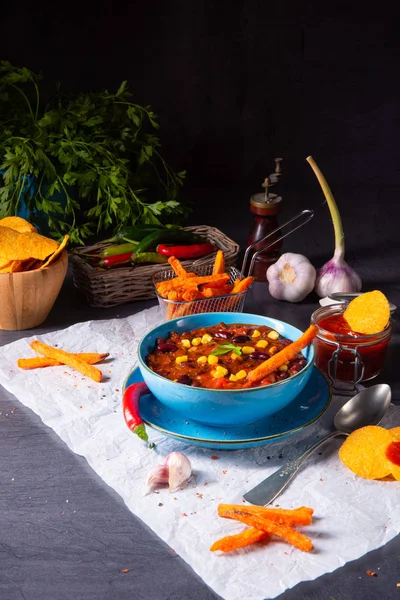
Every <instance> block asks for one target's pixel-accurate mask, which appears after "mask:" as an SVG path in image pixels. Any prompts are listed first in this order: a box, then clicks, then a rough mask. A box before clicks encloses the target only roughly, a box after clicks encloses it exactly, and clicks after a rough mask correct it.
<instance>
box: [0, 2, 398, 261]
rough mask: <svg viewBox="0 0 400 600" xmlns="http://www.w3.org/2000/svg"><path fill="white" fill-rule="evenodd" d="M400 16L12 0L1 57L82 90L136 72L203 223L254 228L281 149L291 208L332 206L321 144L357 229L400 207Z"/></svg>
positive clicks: (249, 5) (0, 34)
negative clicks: (254, 200) (366, 216)
mask: <svg viewBox="0 0 400 600" xmlns="http://www.w3.org/2000/svg"><path fill="white" fill-rule="evenodd" d="M324 5H325V6H324ZM332 5H334V8H333V6H332ZM381 10H382V12H380V11H381ZM398 23H399V20H398V18H397V15H396V14H395V13H394V12H393V9H392V12H391V13H388V12H387V9H386V10H383V7H382V9H381V7H380V6H379V5H378V4H377V3H375V6H374V8H373V10H372V9H371V12H370V13H368V12H367V8H366V7H365V5H362V4H359V6H357V4H355V3H349V2H346V3H340V2H335V3H329V4H328V3H324V2H320V3H317V2H315V1H311V2H306V1H303V2H293V3H290V2H276V1H275V2H271V1H268V0H264V1H262V0H247V1H244V0H238V1H237V2H236V3H235V2H232V1H228V0H214V2H211V1H203V2H201V1H198V0H197V1H196V0H192V2H190V1H189V0H186V1H183V0H182V1H176V0H170V1H165V2H145V1H144V0H142V1H141V2H135V1H134V2H130V3H127V4H125V3H123V2H114V3H112V2H110V1H109V2H103V3H101V2H98V3H97V4H96V3H93V5H92V4H90V5H89V3H86V4H85V3H84V2H82V3H76V2H75V3H62V4H61V3H60V4H59V5H58V4H57V3H56V2H53V3H52V4H49V3H44V2H25V3H23V2H22V3H21V2H14V3H9V4H8V6H7V7H6V8H4V9H3V12H2V19H1V21H0V56H1V57H2V58H5V59H8V60H10V61H11V62H14V63H16V64H19V65H27V66H29V67H30V68H32V69H34V70H41V71H42V72H43V73H44V74H45V75H46V77H49V78H54V79H58V80H60V81H61V82H62V83H63V84H64V85H65V86H67V87H72V88H74V89H96V88H104V87H108V88H116V87H117V86H118V85H119V83H120V82H121V81H122V80H123V79H127V80H128V81H129V85H130V89H131V91H132V92H133V94H134V97H135V99H136V100H137V102H138V103H144V104H151V105H152V106H153V109H154V111H155V112H156V113H157V114H158V115H159V118H160V124H161V129H160V136H161V142H162V152H163V154H164V155H165V156H166V158H167V160H168V161H169V162H170V164H172V166H173V167H174V168H176V169H177V170H181V169H186V170H187V173H188V175H187V181H186V186H185V190H184V194H185V195H186V197H188V198H190V199H194V200H195V214H194V217H193V219H194V220H195V221H196V220H197V221H198V220H199V218H200V213H201V211H203V213H204V212H205V213H206V215H208V219H207V220H208V223H212V224H216V225H222V224H223V221H222V214H223V212H225V213H226V214H225V221H228V220H229V218H230V215H232V218H233V216H234V215H236V216H235V218H236V219H237V216H238V215H239V210H242V211H243V215H246V217H243V218H246V219H247V221H245V224H246V228H247V225H249V224H250V216H249V213H248V198H249V195H250V194H251V193H254V192H256V191H260V184H261V182H262V181H263V179H264V177H265V176H266V175H267V174H268V173H269V172H270V171H271V168H272V166H273V158H274V157H275V156H283V157H284V161H285V162H284V167H285V177H284V179H283V181H282V186H283V187H282V189H283V191H285V189H288V190H289V191H288V193H287V196H286V197H287V200H286V202H285V207H286V208H287V212H288V213H293V212H294V211H295V210H296V209H297V208H300V207H303V208H304V207H305V206H308V207H312V208H315V207H318V206H322V196H321V192H320V190H319V187H318V185H317V183H316V180H315V177H314V175H313V173H312V172H311V169H310V167H309V166H308V165H307V163H306V162H305V157H306V156H307V155H308V154H312V155H313V156H314V158H315V159H316V160H317V162H318V164H319V165H320V167H321V168H322V170H323V171H324V173H325V176H326V177H327V179H328V180H329V182H330V184H331V186H332V188H333V189H334V191H335V194H336V197H337V199H338V201H340V204H341V207H342V211H343V219H344V221H345V229H346V230H347V231H348V229H349V227H350V225H349V222H350V219H353V222H352V224H353V226H355V225H356V222H357V224H359V222H360V221H361V220H362V212H363V211H365V210H367V211H376V213H377V218H382V217H381V214H383V215H384V216H383V219H387V224H386V223H384V225H383V226H382V229H381V231H380V232H379V235H382V231H383V234H385V231H386V229H387V228H388V229H389V230H390V229H391V228H392V227H393V214H395V215H396V214H397V215H398V216H400V210H399V209H398V206H399V201H398V192H399V189H398V185H397V184H398V175H399V166H398V154H399V152H398V140H399V133H400V131H399V129H400V123H399V103H398V99H399V92H398V88H399V84H398V79H399V68H398V65H399V49H400V43H399V36H398ZM204 190H208V191H207V193H205V192H204ZM210 190H212V191H210ZM216 201H220V202H221V207H223V211H218V210H216ZM227 203H230V204H231V206H232V205H234V207H235V208H234V210H233V209H231V210H227ZM323 210H326V208H324V209H323ZM235 211H236V212H235ZM389 212H390V213H391V215H392V217H391V218H390V219H389V216H388V215H389ZM385 215H386V216H385ZM355 216H356V217H357V220H356V221H355V220H354V217H355ZM205 218H207V216H206V217H205ZM214 221H215V223H214ZM243 227H244V225H243ZM243 231H244V229H243ZM363 235H364V234H363ZM388 235H389V237H390V235H392V237H393V236H394V237H396V236H397V228H396V231H394V230H393V231H392V233H390V231H389V234H388ZM242 238H243V239H244V234H243V236H242ZM330 251H331V250H330V247H327V249H326V252H327V254H329V253H330Z"/></svg>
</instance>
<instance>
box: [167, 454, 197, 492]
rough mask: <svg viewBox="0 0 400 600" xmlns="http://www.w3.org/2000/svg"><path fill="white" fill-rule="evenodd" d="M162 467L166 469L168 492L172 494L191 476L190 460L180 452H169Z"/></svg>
mask: <svg viewBox="0 0 400 600" xmlns="http://www.w3.org/2000/svg"><path fill="white" fill-rule="evenodd" d="M164 465H165V466H166V467H168V474H169V475H168V485H169V491H170V492H173V491H175V490H176V489H178V488H179V487H181V486H182V485H184V484H185V483H187V481H188V479H189V477H190V476H191V474H192V465H191V464H190V460H189V459H188V458H187V457H186V456H185V455H184V454H182V453H181V452H171V454H168V456H167V458H166V459H165V462H164Z"/></svg>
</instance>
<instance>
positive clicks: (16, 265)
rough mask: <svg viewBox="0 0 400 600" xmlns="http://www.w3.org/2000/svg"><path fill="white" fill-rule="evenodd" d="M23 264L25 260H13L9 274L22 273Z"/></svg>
mask: <svg viewBox="0 0 400 600" xmlns="http://www.w3.org/2000/svg"><path fill="white" fill-rule="evenodd" d="M23 264H24V261H23V260H13V261H12V263H11V265H10V267H9V273H19V272H20V271H23V270H24V269H23Z"/></svg>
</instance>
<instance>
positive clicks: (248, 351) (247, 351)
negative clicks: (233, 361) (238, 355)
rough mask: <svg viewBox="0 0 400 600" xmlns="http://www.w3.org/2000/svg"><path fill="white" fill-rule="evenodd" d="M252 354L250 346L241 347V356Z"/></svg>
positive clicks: (252, 349)
mask: <svg viewBox="0 0 400 600" xmlns="http://www.w3.org/2000/svg"><path fill="white" fill-rule="evenodd" d="M253 352H254V348H252V347H251V346H243V347H242V354H252V353H253Z"/></svg>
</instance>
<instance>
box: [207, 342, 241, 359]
mask: <svg viewBox="0 0 400 600" xmlns="http://www.w3.org/2000/svg"><path fill="white" fill-rule="evenodd" d="M228 352H233V353H234V354H237V355H238V356H240V355H241V354H242V350H241V349H240V347H239V346H235V345H234V344H230V343H228V344H221V345H220V346H217V347H216V348H214V350H213V351H212V352H210V354H213V355H214V356H221V355H222V354H228Z"/></svg>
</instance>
